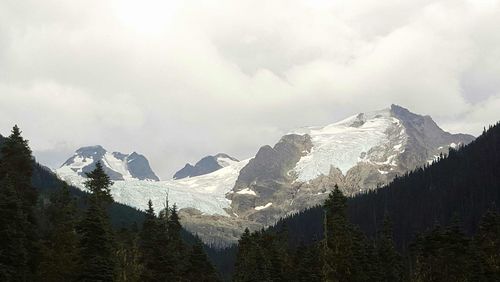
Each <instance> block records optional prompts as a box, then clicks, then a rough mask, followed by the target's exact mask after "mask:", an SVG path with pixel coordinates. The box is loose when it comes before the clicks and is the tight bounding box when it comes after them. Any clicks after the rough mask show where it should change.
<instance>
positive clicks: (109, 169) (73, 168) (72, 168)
mask: <svg viewBox="0 0 500 282" xmlns="http://www.w3.org/2000/svg"><path fill="white" fill-rule="evenodd" d="M98 161H100V162H101V163H102V165H103V167H104V171H105V172H106V174H107V175H108V176H109V177H110V178H111V180H118V181H119V180H148V181H159V180H160V179H159V178H158V176H156V174H155V173H154V172H153V170H152V169H151V167H150V165H149V162H148V160H147V159H146V157H144V156H143V155H140V154H138V153H136V152H133V153H131V154H123V153H120V152H113V153H109V152H108V151H106V150H105V149H104V148H103V147H102V146H100V145H96V146H88V147H82V148H80V149H78V150H76V152H75V154H74V155H73V156H72V157H71V158H69V159H68V160H67V161H66V162H64V163H63V164H62V166H61V167H60V168H58V169H57V170H56V172H57V174H58V175H71V174H76V175H79V176H82V177H85V173H88V172H90V171H92V170H93V169H94V168H95V164H96V162H98Z"/></svg>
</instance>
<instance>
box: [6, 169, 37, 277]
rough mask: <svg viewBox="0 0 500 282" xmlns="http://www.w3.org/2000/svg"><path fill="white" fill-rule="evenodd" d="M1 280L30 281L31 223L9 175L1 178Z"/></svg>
mask: <svg viewBox="0 0 500 282" xmlns="http://www.w3.org/2000/svg"><path fill="white" fill-rule="evenodd" d="M0 215H1V216H0V281H29V273H30V269H29V266H28V259H29V257H28V256H29V253H28V250H27V238H26V233H25V226H27V225H28V224H29V223H28V221H27V218H26V215H25V213H24V211H23V208H22V203H21V201H20V200H19V197H18V196H17V193H16V190H15V188H14V185H13V184H12V183H11V182H10V179H9V177H4V178H3V179H2V180H0Z"/></svg>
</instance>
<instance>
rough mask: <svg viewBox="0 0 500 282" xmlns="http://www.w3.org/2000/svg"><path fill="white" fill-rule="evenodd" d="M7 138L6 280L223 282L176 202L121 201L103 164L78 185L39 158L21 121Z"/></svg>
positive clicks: (2, 177)
mask: <svg viewBox="0 0 500 282" xmlns="http://www.w3.org/2000/svg"><path fill="white" fill-rule="evenodd" d="M0 141H1V144H0V214H1V216H0V230H1V232H0V280H1V281H181V280H182V281H195V280H197V281H219V277H218V274H217V273H216V271H215V269H214V268H213V267H212V265H211V263H210V262H209V261H208V258H207V256H206V253H205V251H204V245H203V244H202V242H201V241H200V240H199V239H197V238H195V237H194V236H192V235H190V234H188V233H186V232H185V231H183V229H182V226H181V224H180V222H179V216H178V214H177V208H176V206H175V204H174V205H173V206H169V205H168V202H166V207H165V208H163V209H161V210H159V214H158V213H157V212H155V211H154V210H153V207H152V205H151V202H150V205H149V207H150V208H149V209H148V211H147V212H146V213H145V214H144V213H142V212H140V211H137V210H134V209H132V208H129V207H125V206H122V205H116V204H115V203H114V202H113V198H112V196H111V194H110V187H111V185H112V183H113V182H112V181H111V180H110V178H109V176H108V175H107V174H106V173H105V171H104V169H103V166H102V165H101V163H97V164H96V167H95V169H94V170H92V171H91V172H89V173H87V177H88V178H87V180H86V182H85V187H86V188H87V189H88V191H89V193H82V192H78V191H77V190H76V189H75V188H71V187H69V186H68V185H66V184H65V183H63V182H62V181H59V180H58V179H57V178H56V177H55V175H54V174H52V173H51V172H50V171H49V170H48V169H46V168H44V167H42V166H40V165H39V164H36V163H35V162H34V159H33V157H32V155H31V149H30V148H29V146H28V141H27V140H25V139H24V138H23V137H22V136H21V131H20V129H19V128H18V127H17V126H14V128H13V129H12V133H11V135H10V136H9V137H7V138H2V140H0ZM111 217H113V218H114V226H115V228H113V227H112V224H111V223H112V220H111Z"/></svg>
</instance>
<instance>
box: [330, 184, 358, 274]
mask: <svg viewBox="0 0 500 282" xmlns="http://www.w3.org/2000/svg"><path fill="white" fill-rule="evenodd" d="M346 201H347V199H346V197H345V196H344V195H343V194H342V192H341V191H340V189H339V187H338V186H337V185H335V188H334V190H333V191H332V192H331V193H330V195H329V196H328V199H327V200H326V201H325V207H324V208H325V219H324V221H325V223H324V224H325V227H324V230H325V238H324V242H323V248H322V259H323V277H324V279H325V281H349V280H350V279H351V278H352V277H353V275H354V274H355V273H354V272H355V271H354V269H353V268H354V267H355V263H356V261H355V253H354V248H353V244H354V242H353V232H352V230H351V226H350V224H349V221H348V219H347V215H346V208H347V204H346Z"/></svg>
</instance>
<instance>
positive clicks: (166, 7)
mask: <svg viewBox="0 0 500 282" xmlns="http://www.w3.org/2000/svg"><path fill="white" fill-rule="evenodd" d="M498 26H500V1H496V0H463V1H435V0H422V1H410V2H401V1H386V2H384V3H380V1H374V0H360V1H335V2H334V3H332V2H331V1H322V0H315V1H299V0H292V1H290V0H288V1H284V0H280V1H246V0H245V1H218V2H217V5H215V4H213V3H210V2H204V1H202V2H200V1H189V0H184V1H180V0H173V1H160V0H145V1H118V0H106V1H69V2H64V1H57V0H48V1H43V2H40V1H35V0H28V1H22V2H21V1H2V2H1V3H0V99H1V102H0V134H2V135H8V134H9V132H10V129H11V128H12V126H13V125H14V124H18V125H19V126H20V128H21V129H22V130H23V132H24V134H23V135H24V136H26V138H27V139H29V140H30V145H31V147H32V149H33V151H34V155H35V156H36V157H37V159H38V160H39V161H40V162H41V163H42V164H45V165H48V166H49V167H52V168H55V167H57V166H59V165H60V164H62V163H63V162H64V161H65V160H66V159H67V158H68V157H70V156H71V155H72V154H73V152H74V151H75V150H76V149H77V148H79V147H82V146H88V145H96V144H99V145H102V146H103V147H104V148H106V149H108V150H110V151H120V152H124V153H130V152H133V151H137V152H139V153H141V154H143V155H145V156H146V157H147V158H148V159H149V161H150V163H151V166H152V168H153V169H154V171H155V172H156V173H157V174H158V175H159V176H160V177H161V178H162V179H168V178H170V177H171V176H172V175H173V173H174V172H175V171H176V170H178V169H180V168H182V167H183V166H184V164H185V163H188V162H189V163H194V162H196V161H197V160H199V159H200V158H201V157H203V156H206V155H213V154H216V153H219V152H224V153H227V154H229V155H232V156H234V157H237V158H247V157H251V156H253V154H255V152H256V151H257V150H258V149H259V147H260V146H262V145H265V144H270V145H273V144H274V143H275V142H276V141H277V140H278V139H279V138H280V137H281V136H282V135H283V134H284V133H286V132H287V131H289V130H291V129H293V128H297V127H303V126H308V125H326V124H329V123H333V122H335V121H337V120H339V119H342V118H344V117H347V116H350V115H353V114H356V113H359V112H364V111H371V110H377V109H381V108H385V107H387V106H389V105H390V104H399V105H401V106H403V107H406V108H408V109H410V110H411V111H413V112H415V113H418V114H422V115H430V116H432V117H433V119H434V120H435V121H436V122H437V123H438V125H439V126H441V127H442V128H443V129H445V130H447V131H450V132H452V133H469V134H473V135H475V136H477V135H478V134H480V133H481V131H482V129H483V127H484V126H488V125H489V124H492V123H494V122H496V121H498V119H499V115H498V109H500V80H498V78H499V77H500V65H499V64H498V62H500V49H499V48H497V46H499V45H500V33H498Z"/></svg>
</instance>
